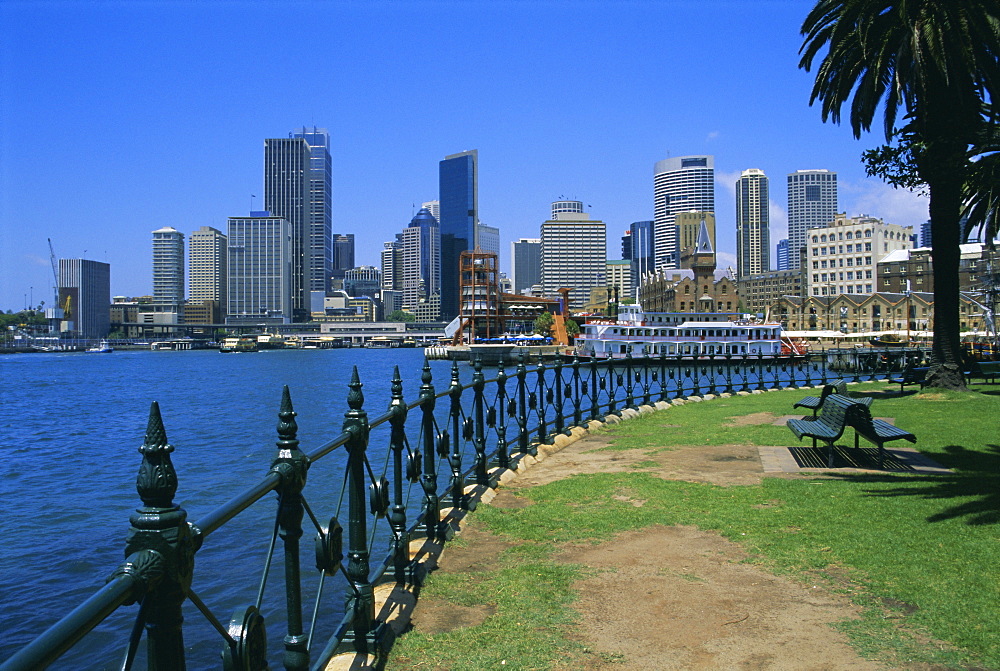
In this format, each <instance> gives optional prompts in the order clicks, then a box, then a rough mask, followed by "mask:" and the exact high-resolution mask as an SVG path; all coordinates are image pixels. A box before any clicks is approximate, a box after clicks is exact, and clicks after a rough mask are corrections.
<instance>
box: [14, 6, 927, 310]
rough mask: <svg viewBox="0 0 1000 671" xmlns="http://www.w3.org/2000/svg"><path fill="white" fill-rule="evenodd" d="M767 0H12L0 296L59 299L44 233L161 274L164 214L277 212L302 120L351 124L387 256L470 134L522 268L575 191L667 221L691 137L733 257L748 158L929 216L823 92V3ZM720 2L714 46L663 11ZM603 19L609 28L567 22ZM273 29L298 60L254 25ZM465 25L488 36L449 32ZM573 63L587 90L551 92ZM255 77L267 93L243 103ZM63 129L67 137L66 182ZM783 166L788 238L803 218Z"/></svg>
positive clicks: (492, 215) (343, 188)
mask: <svg viewBox="0 0 1000 671" xmlns="http://www.w3.org/2000/svg"><path fill="white" fill-rule="evenodd" d="M764 4H765V5H767V11H764V12H762V11H761V8H760V6H759V4H758V5H754V6H747V5H744V4H743V3H737V2H721V1H720V2H711V1H709V2H704V3H686V2H679V3H669V5H668V4H667V3H662V4H652V3H650V4H632V5H625V6H620V7H613V6H604V5H600V4H588V3H582V4H578V5H573V6H572V9H573V11H567V9H568V7H569V6H568V5H565V4H562V3H541V4H537V5H514V6H509V5H500V4H488V3H487V4H479V3H477V4H476V5H475V6H472V5H469V6H466V5H458V4H452V3H434V4H432V3H394V4H392V5H388V4H382V5H380V4H374V3H373V4H371V5H362V4H333V3H330V4H325V3H302V4H301V5H300V6H299V7H300V9H307V10H308V12H307V14H308V16H309V17H310V22H311V25H312V26H313V27H314V28H315V29H316V30H318V31H320V33H322V34H324V35H326V36H327V38H328V39H324V40H310V41H308V42H306V43H304V42H302V41H301V40H299V39H297V37H296V36H295V32H294V30H293V28H292V26H291V25H289V24H286V22H285V21H284V18H286V14H287V9H286V8H283V7H279V6H276V5H267V4H258V3H219V4H217V5H215V4H213V5H205V6H198V7H197V8H195V7H194V6H190V5H183V4H176V5H171V4H147V3H135V4H130V5H124V6H118V5H114V6H112V5H103V4H99V3H79V4H71V5H58V4H44V3H34V2H20V1H18V0H13V1H11V2H7V3H3V5H2V6H0V19H2V20H3V21H4V24H5V25H6V26H8V27H9V34H8V35H7V36H6V38H5V41H4V44H3V45H2V46H0V58H2V64H3V68H2V71H3V75H0V87H2V88H0V95H2V97H3V99H4V100H5V103H4V104H5V107H4V112H5V113H4V115H3V120H2V121H0V124H2V132H0V150H2V155H3V164H4V169H3V170H2V171H0V193H2V194H3V196H2V198H0V224H2V225H0V229H2V233H0V269H2V270H0V308H2V309H4V310H6V309H20V308H21V307H24V306H25V305H27V303H29V302H31V303H33V304H36V305H37V304H38V303H39V302H40V301H41V300H45V301H46V305H47V306H48V305H49V303H51V298H50V296H51V294H52V289H51V284H52V279H51V266H50V263H49V255H48V246H47V242H46V238H51V239H52V241H53V245H54V247H55V253H56V255H57V256H58V257H59V258H86V259H93V260H97V261H101V262H107V263H109V264H110V266H111V286H112V293H113V294H115V295H129V296H137V295H148V294H151V293H152V286H151V277H152V273H151V265H150V264H151V260H150V258H149V254H148V252H147V250H148V245H149V232H150V231H153V230H157V229H159V228H163V227H165V226H171V227H174V228H176V229H177V230H179V231H181V232H183V233H185V234H186V235H189V234H190V233H192V232H193V231H195V230H197V229H199V228H200V227H202V226H211V227H214V228H216V229H219V230H224V229H225V227H226V224H227V221H228V218H229V217H245V216H247V215H248V213H249V212H250V211H252V210H261V209H264V208H263V207H262V205H263V198H262V196H263V195H264V194H263V193H262V188H263V184H262V179H261V174H260V147H261V143H262V141H263V140H264V139H265V138H276V137H284V136H286V135H287V134H288V132H289V130H290V129H296V128H302V127H308V128H312V127H314V126H316V127H322V128H326V129H328V131H329V134H330V146H329V151H330V155H331V172H332V198H331V211H332V218H333V230H334V231H335V232H339V233H341V234H347V233H353V234H355V235H356V236H357V250H356V263H355V265H379V254H380V252H381V249H382V247H383V243H385V242H386V241H389V240H392V239H393V236H394V234H395V232H397V231H398V230H400V228H402V227H403V226H405V224H406V222H407V221H409V219H410V218H412V216H413V215H414V214H415V212H416V209H418V208H419V204H420V203H422V202H425V201H429V200H433V199H435V198H436V197H437V195H438V184H437V182H438V170H437V167H438V166H437V164H438V162H439V161H440V160H441V157H442V156H447V155H452V154H454V153H456V152H462V151H465V150H469V149H477V150H478V152H479V165H478V182H479V191H480V197H479V205H478V211H479V218H480V220H481V221H482V223H483V224H485V225H487V226H492V227H496V228H499V229H500V235H501V240H500V249H501V269H502V270H504V271H509V263H510V259H509V256H508V254H507V253H506V250H507V249H508V248H509V243H510V242H512V241H514V240H518V239H520V238H536V237H538V222H539V219H540V216H541V217H544V214H543V213H544V212H545V211H546V210H547V209H548V207H549V206H550V204H551V203H552V202H553V201H556V200H561V199H564V198H572V199H578V200H581V201H583V202H584V203H586V205H587V206H588V208H587V210H588V212H594V213H595V214H596V213H600V218H601V219H602V220H604V221H605V222H607V225H608V235H609V240H611V239H614V240H617V239H618V238H619V237H620V236H621V234H622V233H623V232H624V231H625V230H626V229H628V228H629V226H630V225H631V223H632V222H635V221H645V220H650V219H653V216H654V213H653V186H652V176H651V174H650V173H651V170H650V168H651V167H652V165H653V164H655V163H656V162H657V161H661V160H663V159H664V158H669V157H677V156H688V155H712V156H714V157H715V191H716V194H715V199H716V209H717V212H716V215H717V230H718V240H717V244H718V248H717V252H719V256H720V260H719V265H720V267H725V266H727V265H735V221H734V216H735V214H734V212H733V210H734V208H733V207H732V206H731V203H732V202H733V199H734V197H735V194H734V193H733V192H732V189H733V185H734V184H735V182H736V179H737V178H738V177H739V174H740V172H741V171H742V170H743V169H745V168H746V167H747V166H757V167H759V168H761V169H762V170H764V172H765V173H767V174H769V175H779V176H780V175H787V174H790V173H793V172H795V171H797V170H806V169H814V168H821V169H827V170H830V171H831V172H836V173H837V174H838V183H839V188H840V194H839V201H840V206H839V209H840V210H841V211H843V212H846V213H847V214H848V215H849V216H856V215H860V214H869V215H871V216H877V217H880V218H883V219H884V220H886V221H890V222H893V223H899V224H901V225H914V226H918V225H919V224H920V223H922V221H923V220H925V219H926V205H925V203H924V202H923V201H920V200H919V199H918V198H917V197H915V196H913V195H911V194H907V193H905V192H901V191H894V190H892V189H891V188H890V187H888V186H886V185H884V184H882V183H881V182H880V181H878V180H875V179H870V178H867V177H866V176H865V175H864V171H863V168H862V166H861V164H860V161H859V155H860V153H861V151H862V150H864V149H866V148H870V147H873V146H876V145H878V144H880V143H881V142H882V141H883V139H882V136H881V134H880V133H879V132H876V133H874V134H871V135H868V136H866V137H865V138H863V139H862V140H861V141H855V140H853V138H852V137H851V133H850V131H849V129H847V128H845V127H837V126H834V125H832V124H823V123H822V122H821V120H820V113H819V110H818V109H816V108H810V107H809V106H808V104H807V102H808V95H809V87H810V84H811V76H810V75H809V73H805V72H802V71H800V70H798V69H797V67H796V66H797V62H798V55H797V51H798V48H799V46H800V44H801V37H800V36H799V27H800V25H801V21H802V19H803V18H804V16H805V13H806V12H807V11H808V9H809V5H808V3H803V4H799V3H785V2H765V3H764ZM708 17H712V18H711V25H712V31H711V32H710V33H708V34H707V35H704V42H703V43H702V44H701V45H700V48H699V49H697V50H690V49H687V48H686V47H685V46H684V45H683V44H681V43H677V44H672V45H666V46H664V44H663V42H662V38H663V28H664V27H666V26H669V27H670V29H671V31H673V32H676V33H678V34H695V33H696V32H697V31H699V30H700V31H701V32H704V31H703V28H704V26H705V25H706V21H707V19H708ZM275 26H278V27H277V28H276V27H275ZM595 26H600V31H601V34H600V37H601V39H600V42H601V46H600V47H599V48H595V49H590V50H586V51H584V52H574V53H572V54H570V53H567V52H566V51H565V50H564V49H563V48H562V47H561V45H560V42H559V41H558V40H552V39H551V36H552V35H553V34H582V35H589V34H591V33H593V32H594V30H595V28H594V27H595ZM42 32H44V33H45V34H46V35H49V36H50V37H51V39H47V40H45V41H38V40H36V39H35V37H34V36H36V35H37V34H40V33H42ZM265 32H266V33H267V34H269V35H271V36H272V37H273V38H274V39H275V40H276V41H277V42H278V43H280V44H281V50H280V51H281V57H280V58H275V59H261V58H259V56H258V55H257V51H256V49H257V45H255V44H254V42H253V41H246V40H244V39H242V38H241V37H240V36H241V35H246V34H254V33H265ZM454 34H462V35H465V36H466V37H467V38H468V44H469V45H470V49H471V51H469V50H465V51H462V52H461V53H459V52H458V51H456V52H450V51H447V50H444V51H442V50H439V49H437V48H436V46H435V45H437V44H440V43H444V42H446V41H447V37H448V36H449V35H454ZM698 34H701V33H698ZM511 36H516V39H510V37H511ZM747 52H753V53H754V54H755V59H754V61H753V65H752V67H751V66H750V65H749V64H748V62H747V61H746V60H745V59H744V58H743V56H742V54H745V53H747ZM344 54H351V57H350V58H349V59H348V58H347V57H345V56H344ZM706 54H707V55H708V56H707V57H706ZM317 64H318V65H319V70H320V73H319V75H318V76H317V70H316V68H317ZM561 82H564V83H565V87H564V88H569V87H572V88H573V89H575V90H577V91H579V93H578V94H576V95H572V96H565V95H553V92H554V91H558V90H559V88H560V86H561V84H560V83H561ZM451 90H455V91H457V90H461V91H463V95H462V96H460V97H455V96H448V95H442V94H443V93H444V92H447V91H451ZM257 91H260V92H266V93H259V94H258V93H255V92H257ZM429 91H434V92H437V93H438V94H439V95H428V92H429ZM760 91H767V94H766V95H760ZM678 92H682V93H678ZM750 93H752V95H750ZM247 95H251V96H255V95H256V96H261V97H263V98H265V100H266V102H265V103H263V104H261V105H242V106H239V105H233V100H237V99H242V98H244V97H246V96H247ZM731 100H740V101H741V103H740V105H739V106H735V105H732V104H730V103H729V102H728V101H731ZM109 102H110V103H113V104H109ZM42 129H44V132H42ZM209 129H211V130H209ZM195 138H197V140H196V141H195ZM112 139H113V144H114V147H115V150H114V151H108V146H109V142H111V140H112ZM43 146H58V147H59V148H60V153H59V163H58V164H59V170H58V174H59V181H58V184H57V187H56V188H53V184H52V179H51V176H52V162H51V158H50V157H49V156H48V153H49V152H47V151H41V150H40V149H39V147H43ZM782 182H783V180H773V181H772V185H771V186H772V189H771V203H770V206H771V234H772V235H771V238H772V240H773V241H777V240H779V239H781V238H783V237H786V233H785V226H786V217H785V212H784V210H785V208H786V196H785V192H784V188H783V187H784V186H785V185H784V184H783V183H782ZM609 244H610V243H609ZM616 247H617V245H612V246H610V247H609V250H610V255H611V257H612V258H616V257H617V256H618V254H617V250H616V249H615V248H616ZM770 251H771V253H773V249H772V250H770ZM29 297H30V298H29Z"/></svg>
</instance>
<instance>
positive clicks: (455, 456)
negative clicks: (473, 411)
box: [448, 361, 472, 510]
mask: <svg viewBox="0 0 1000 671" xmlns="http://www.w3.org/2000/svg"><path fill="white" fill-rule="evenodd" d="M448 395H449V396H450V397H451V407H450V408H449V409H448V418H449V419H450V420H451V454H450V455H448V464H449V465H450V466H451V483H450V484H449V486H450V487H451V505H452V506H454V507H455V508H457V509H459V510H468V509H469V506H468V503H469V501H468V497H467V496H466V495H465V476H464V475H463V474H462V438H463V436H464V437H465V438H467V439H468V438H471V437H472V436H471V435H466V432H465V431H464V430H463V427H462V421H461V415H462V383H461V382H459V380H458V362H457V361H452V363H451V385H450V388H449V390H448Z"/></svg>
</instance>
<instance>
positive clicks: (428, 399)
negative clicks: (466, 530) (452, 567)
mask: <svg viewBox="0 0 1000 671" xmlns="http://www.w3.org/2000/svg"><path fill="white" fill-rule="evenodd" d="M420 381H421V385H420V411H421V413H422V415H423V416H422V417H421V420H420V436H421V439H420V449H421V450H422V451H423V459H424V468H423V473H421V475H420V486H421V487H422V488H423V490H424V500H423V505H422V508H423V521H422V522H421V523H420V524H419V525H418V526H417V531H419V532H420V533H423V534H424V535H426V536H427V538H429V539H431V540H441V539H443V538H444V530H443V528H442V524H441V502H440V499H439V498H438V493H437V487H438V484H437V460H438V453H437V436H436V435H435V434H436V432H435V430H434V429H435V423H434V405H435V404H436V403H437V399H436V398H435V393H434V384H433V382H432V381H433V378H432V376H431V365H430V363H429V362H428V361H427V359H424V370H423V373H421V375H420Z"/></svg>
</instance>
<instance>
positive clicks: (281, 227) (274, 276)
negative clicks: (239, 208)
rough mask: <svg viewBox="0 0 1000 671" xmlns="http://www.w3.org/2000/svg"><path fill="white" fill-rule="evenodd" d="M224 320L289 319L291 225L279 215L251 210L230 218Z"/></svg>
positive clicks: (264, 321) (283, 321)
mask: <svg viewBox="0 0 1000 671" xmlns="http://www.w3.org/2000/svg"><path fill="white" fill-rule="evenodd" d="M226 237H227V239H228V243H229V246H228V248H227V256H228V261H229V292H228V294H227V301H226V323H227V324H287V323H289V322H290V321H291V319H292V314H293V304H294V301H293V297H292V286H293V277H294V254H293V252H292V243H293V239H294V235H293V233H292V225H291V224H290V223H289V222H288V221H287V220H286V219H285V218H283V217H272V216H269V215H268V213H267V212H251V213H250V216H248V217H230V218H229V226H228V229H227V236H226Z"/></svg>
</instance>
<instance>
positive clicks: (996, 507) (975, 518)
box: [833, 444, 1000, 525]
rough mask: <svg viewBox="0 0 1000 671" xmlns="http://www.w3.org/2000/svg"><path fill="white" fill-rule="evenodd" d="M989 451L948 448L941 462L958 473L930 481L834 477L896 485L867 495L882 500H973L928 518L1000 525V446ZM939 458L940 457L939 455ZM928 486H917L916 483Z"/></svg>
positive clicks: (954, 505) (953, 446) (857, 476)
mask: <svg viewBox="0 0 1000 671" xmlns="http://www.w3.org/2000/svg"><path fill="white" fill-rule="evenodd" d="M985 447H986V451H983V450H969V449H966V448H964V447H962V446H960V445H948V446H946V447H945V448H944V451H945V453H946V455H947V456H945V455H940V457H938V458H939V459H940V461H942V462H946V464H945V465H947V466H948V467H949V468H954V469H957V472H955V473H949V474H945V475H935V476H932V477H928V478H920V479H919V480H918V479H915V478H907V479H906V480H900V478H899V477H898V476H890V475H875V474H865V475H854V474H849V473H843V474H835V475H833V477H836V478H840V479H843V480H850V481H852V482H861V483H870V484H878V483H880V484H886V485H895V486H894V487H890V488H886V489H869V490H867V492H866V493H867V494H868V495H869V496H873V497H879V498H899V497H907V496H910V497H919V498H923V499H929V500H933V499H940V500H948V499H969V500H963V501H961V502H955V503H954V504H953V505H951V506H949V507H947V508H944V509H942V510H941V511H940V512H937V513H935V514H933V515H930V516H929V517H928V518H927V521H928V522H941V521H944V520H950V519H960V518H965V521H966V524H970V525H983V524H997V523H1000V445H993V444H989V445H986V446H985ZM935 456H937V455H935ZM918 482H921V483H924V484H923V485H918V486H914V485H915V483H918Z"/></svg>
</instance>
